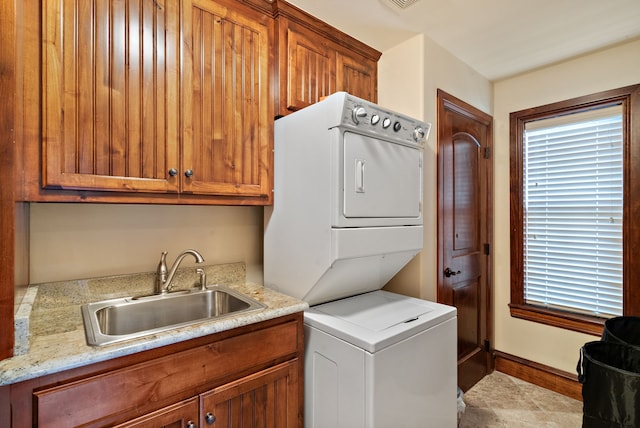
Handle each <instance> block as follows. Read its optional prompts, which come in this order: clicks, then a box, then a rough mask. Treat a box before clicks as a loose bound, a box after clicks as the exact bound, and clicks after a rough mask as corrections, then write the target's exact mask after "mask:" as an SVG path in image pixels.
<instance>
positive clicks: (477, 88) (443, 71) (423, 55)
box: [378, 35, 493, 300]
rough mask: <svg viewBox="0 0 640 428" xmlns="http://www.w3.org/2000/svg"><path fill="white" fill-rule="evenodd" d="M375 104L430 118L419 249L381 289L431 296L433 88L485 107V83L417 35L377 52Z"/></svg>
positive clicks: (488, 99) (489, 104)
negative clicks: (421, 233)
mask: <svg viewBox="0 0 640 428" xmlns="http://www.w3.org/2000/svg"><path fill="white" fill-rule="evenodd" d="M378 76H379V77H378V100H379V102H380V104H382V105H384V106H386V107H389V108H391V109H394V110H398V111H400V112H402V113H405V114H408V115H411V116H415V117H418V118H422V119H424V120H426V121H427V122H430V123H431V124H432V129H431V135H430V136H429V141H428V142H427V144H426V146H425V152H424V201H423V207H424V208H423V209H424V230H425V232H424V233H425V235H424V249H423V250H422V252H421V253H420V254H419V255H418V256H417V257H416V258H415V259H414V260H413V261H412V262H411V263H409V265H407V267H405V268H404V269H403V270H402V271H401V272H400V273H398V275H396V277H395V278H394V279H393V280H392V281H391V282H390V284H389V285H387V287H386V289H388V290H390V291H395V292H398V293H402V294H407V295H410V296H416V297H420V298H423V299H427V300H436V261H437V259H436V258H437V253H436V230H437V229H436V227H437V224H436V221H437V211H436V208H437V205H436V179H437V176H436V174H437V164H436V160H437V159H436V137H437V132H436V110H437V104H436V92H437V90H438V89H443V90H445V91H446V92H448V93H450V94H451V95H454V96H456V97H458V98H460V99H462V100H464V101H466V102H467V103H469V104H471V105H473V106H474V107H476V108H478V109H480V110H482V111H484V112H487V113H491V111H492V109H493V100H492V91H493V87H492V85H491V83H490V82H489V81H488V80H487V79H485V78H484V77H482V76H481V75H480V74H478V73H477V72H475V71H474V70H473V69H471V68H470V67H469V66H467V65H466V64H464V63H463V62H461V61H460V60H458V59H457V58H455V57H454V56H453V55H451V54H450V53H449V52H448V51H446V50H444V49H442V48H441V47H440V46H439V45H437V44H436V43H434V42H433V41H431V40H430V39H429V38H427V37H425V36H423V35H417V36H415V37H413V38H411V39H409V40H407V41H406V42H404V43H402V44H401V45H399V46H396V47H394V48H393V49H390V50H388V51H386V52H383V54H382V57H381V59H380V62H379V66H378Z"/></svg>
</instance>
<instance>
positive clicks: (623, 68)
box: [493, 41, 640, 373]
mask: <svg viewBox="0 0 640 428" xmlns="http://www.w3.org/2000/svg"><path fill="white" fill-rule="evenodd" d="M639 69H640V41H635V42H631V43H628V44H625V45H620V46H617V47H615V48H613V49H608V50H605V51H601V52H598V53H595V54H592V55H588V56H584V57H581V58H578V59H574V60H572V61H567V62H564V63H561V64H557V65H554V66H551V67H546V68H543V69H540V70H537V71H534V72H531V73H527V74H523V75H520V76H517V77H514V78H511V79H506V80H503V81H500V82H496V83H495V84H494V86H495V92H494V107H495V108H494V115H493V116H494V144H495V150H494V153H495V159H494V162H495V225H494V227H495V253H494V255H495V257H494V263H495V270H494V273H495V290H496V293H495V300H494V303H495V305H494V306H495V347H496V349H499V350H501V351H504V352H507V353H510V354H513V355H517V356H519V357H522V358H526V359H529V360H532V361H536V362H539V363H542V364H546V365H549V366H551V367H555V368H557V369H560V370H565V371H567V372H572V373H573V372H575V367H576V361H577V359H578V351H579V349H580V347H581V346H582V345H583V344H584V342H586V341H590V340H595V339H597V338H595V337H594V336H589V335H586V334H580V333H574V332H571V331H568V330H563V329H559V328H555V327H549V326H544V325H541V324H537V323H533V322H529V321H523V320H519V319H515V318H511V316H510V314H509V308H508V306H507V305H508V303H509V297H510V296H509V267H510V265H509V113H510V112H512V111H517V110H522V109H525V108H529V107H535V106H538V105H543V104H547V103H551V102H555V101H561V100H564V99H569V98H573V97H578V96H581V95H587V94H591V93H595V92H599V91H603V90H607V89H614V88H618V87H623V86H627V85H631V84H637V83H640V74H639V73H638V70H639Z"/></svg>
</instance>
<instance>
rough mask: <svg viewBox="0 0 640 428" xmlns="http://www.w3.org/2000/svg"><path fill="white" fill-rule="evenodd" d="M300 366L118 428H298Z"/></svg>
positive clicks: (279, 369)
mask: <svg viewBox="0 0 640 428" xmlns="http://www.w3.org/2000/svg"><path fill="white" fill-rule="evenodd" d="M296 366H297V361H289V362H286V363H282V364H279V365H277V366H275V367H272V368H269V369H267V370H263V371H261V372H259V373H256V374H252V375H249V376H246V377H244V378H242V379H239V380H237V381H235V382H230V383H229V384H226V385H222V386H220V387H219V388H214V389H212V390H211V391H209V392H206V393H204V394H201V395H200V396H199V397H194V398H192V399H190V400H185V401H182V402H180V403H177V404H173V405H170V406H167V407H165V408H163V409H160V410H157V411H155V412H152V413H150V414H148V415H145V416H141V417H139V418H136V419H133V420H131V421H128V422H125V423H123V424H120V425H117V427H118V428H159V427H162V428H165V427H166V428H174V427H175V428H197V427H211V428H242V427H265V428H266V427H282V428H287V427H290V428H293V427H296V426H297V423H298V418H297V411H296V406H297V400H298V396H297V394H298V391H297V390H296V388H295V386H296V385H298V380H297V371H296ZM291 410H294V411H291Z"/></svg>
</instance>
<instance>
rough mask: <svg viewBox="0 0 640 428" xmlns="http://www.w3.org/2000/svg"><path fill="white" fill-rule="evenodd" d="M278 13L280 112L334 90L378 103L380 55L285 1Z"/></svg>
mask: <svg viewBox="0 0 640 428" xmlns="http://www.w3.org/2000/svg"><path fill="white" fill-rule="evenodd" d="M277 5H278V15H277V17H276V21H277V37H278V75H279V88H280V91H279V100H280V101H279V102H278V105H277V107H276V110H277V111H278V114H281V115H286V114H288V113H291V112H292V111H296V110H299V109H301V108H304V107H307V106H308V105H310V104H313V103H316V102H318V101H320V100H321V99H322V97H325V96H327V95H331V94H332V93H334V92H337V91H346V92H349V93H350V94H352V95H355V96H357V97H360V98H363V99H366V100H369V101H372V102H377V98H378V97H377V83H378V59H379V58H380V55H381V54H380V52H378V51H376V50H375V49H373V48H371V47H369V46H367V45H365V44H364V43H362V42H359V41H358V40H355V39H353V38H352V37H350V36H348V35H347V34H345V33H342V32H341V31H338V30H337V29H335V28H333V27H331V26H329V25H328V24H326V23H324V22H322V21H319V20H318V19H316V18H314V17H312V16H310V15H308V14H306V13H304V12H302V11H301V10H300V9H298V8H296V7H294V6H292V5H290V4H288V3H286V2H283V1H279V2H277Z"/></svg>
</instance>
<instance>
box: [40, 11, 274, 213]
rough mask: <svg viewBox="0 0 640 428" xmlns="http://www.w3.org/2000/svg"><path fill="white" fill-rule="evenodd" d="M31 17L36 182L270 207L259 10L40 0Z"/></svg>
mask: <svg viewBox="0 0 640 428" xmlns="http://www.w3.org/2000/svg"><path fill="white" fill-rule="evenodd" d="M42 15H43V16H42V34H43V38H42V57H43V58H42V118H43V126H42V159H43V161H42V186H43V188H44V189H64V190H94V191H107V192H127V193H132V192H133V193H147V194H153V193H162V194H167V193H169V194H171V193H174V194H180V195H181V196H182V199H183V200H185V201H187V202H189V195H214V196H215V195H217V196H222V197H228V198H239V199H241V201H240V203H246V204H267V203H270V201H271V188H272V185H271V182H272V177H271V174H272V168H271V160H270V159H271V158H270V153H271V151H270V147H271V140H272V117H273V106H272V103H271V102H270V98H271V97H270V94H269V90H268V82H269V72H270V69H271V68H270V57H269V47H270V43H271V39H272V38H273V26H274V24H273V18H272V17H271V16H270V15H266V14H265V13H263V12H260V11H258V10H255V9H253V8H252V7H249V6H247V5H245V4H244V3H243V2H241V1H237V0H216V1H213V0H137V1H126V2H123V1H114V0H86V1H80V2H79V1H71V0H47V1H44V2H43V14H42ZM107 195H108V194H107ZM111 197H113V195H111ZM121 197H122V195H121ZM242 198H246V200H244V202H243V201H242ZM207 201H209V202H212V201H213V202H216V199H208V200H206V199H205V200H202V199H201V200H197V202H199V203H206V202H207ZM222 201H224V199H219V200H217V202H222ZM164 202H167V201H166V200H165V201H164ZM230 202H231V203H234V202H235V203H238V201H237V200H234V199H230Z"/></svg>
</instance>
